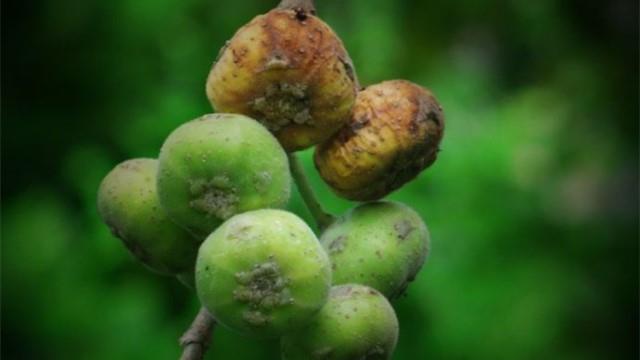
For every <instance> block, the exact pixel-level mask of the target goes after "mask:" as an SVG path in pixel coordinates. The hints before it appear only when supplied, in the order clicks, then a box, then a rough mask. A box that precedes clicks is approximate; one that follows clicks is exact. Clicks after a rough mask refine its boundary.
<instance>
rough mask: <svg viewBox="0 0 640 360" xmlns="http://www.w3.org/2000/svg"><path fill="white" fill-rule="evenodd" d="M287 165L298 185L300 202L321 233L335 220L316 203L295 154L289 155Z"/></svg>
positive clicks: (316, 200)
mask: <svg viewBox="0 0 640 360" xmlns="http://www.w3.org/2000/svg"><path fill="white" fill-rule="evenodd" d="M289 165H290V166H291V175H292V176H293V179H294V180H295V181H296V184H297V185H298V191H299V192H300V195H301V196H302V200H304V202H305V204H306V205H307V208H308V209H309V212H311V215H312V216H313V218H314V219H315V221H316V224H317V225H318V228H319V229H320V230H321V231H322V230H324V229H326V228H327V226H329V225H331V223H332V222H333V220H334V219H335V218H334V216H333V215H331V214H329V213H327V212H326V211H324V209H322V206H321V205H320V202H318V199H317V198H316V195H315V194H314V193H313V189H312V188H311V184H309V180H308V179H307V176H306V175H305V173H304V169H303V168H302V163H301V162H300V159H298V157H297V156H296V154H294V153H289Z"/></svg>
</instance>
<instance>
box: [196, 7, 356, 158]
mask: <svg viewBox="0 0 640 360" xmlns="http://www.w3.org/2000/svg"><path fill="white" fill-rule="evenodd" d="M206 90H207V97H208V98H209V100H210V101H211V103H212V105H213V106H214V107H215V108H216V110H217V111H219V112H228V113H239V114H245V115H248V116H250V117H252V118H254V119H257V120H258V121H260V122H261V123H262V124H263V125H265V126H266V127H267V128H268V129H269V130H270V131H271V132H273V133H274V135H275V136H276V137H277V138H278V140H279V141H280V143H281V144H282V146H283V147H284V148H285V150H287V151H296V150H301V149H305V148H307V147H310V146H313V145H315V144H317V143H320V142H322V141H324V140H326V139H327V138H329V137H330V136H331V135H333V134H334V133H335V132H336V131H337V130H338V129H340V128H341V127H342V126H343V125H344V124H345V123H346V122H347V121H348V119H349V116H350V114H351V108H352V106H353V103H354V101H355V97H356V91H357V88H356V80H355V74H354V69H353V65H352V62H351V59H350V58H349V55H348V54H347V52H346V50H345V48H344V45H343V44H342V41H341V40H340V39H339V38H338V36H337V35H336V34H335V33H334V32H333V30H332V29H331V28H330V27H329V26H328V25H327V24H326V23H325V22H323V21H322V20H320V19H319V18H318V17H316V16H315V15H313V12H312V11H305V10H304V9H303V8H297V9H295V10H293V9H275V10H272V11H270V12H268V13H267V14H264V15H260V16H257V17H256V18H254V19H253V20H252V21H251V22H249V23H248V24H247V25H245V26H243V27H242V28H240V29H239V30H238V32H237V33H236V34H235V35H234V36H233V38H232V39H231V40H230V41H228V42H227V44H226V45H225V47H224V48H223V49H222V50H221V51H220V55H219V58H218V60H217V61H216V62H215V63H214V65H213V67H212V69H211V72H210V73H209V78H208V79H207V86H206Z"/></svg>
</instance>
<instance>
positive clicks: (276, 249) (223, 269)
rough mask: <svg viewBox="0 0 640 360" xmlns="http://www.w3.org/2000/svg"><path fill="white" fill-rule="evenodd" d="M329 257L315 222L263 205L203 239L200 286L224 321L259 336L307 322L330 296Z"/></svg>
mask: <svg viewBox="0 0 640 360" xmlns="http://www.w3.org/2000/svg"><path fill="white" fill-rule="evenodd" d="M330 287H331V269H330V265H329V258H328V256H327V254H326V253H325V251H324V250H323V248H322V246H320V243H319V242H318V240H317V238H316V236H315V235H314V234H313V232H312V231H311V229H310V228H309V226H307V224H305V223H304V222H303V221H302V220H301V219H300V218H298V217H297V216H296V215H294V214H292V213H289V212H287V211H283V210H274V209H262V210H255V211H249V212H246V213H243V214H240V215H236V216H234V217H232V218H231V219H229V220H227V221H226V222H224V223H223V224H222V225H221V226H220V227H219V228H218V229H217V230H216V231H214V232H213V233H212V234H211V235H210V236H209V237H208V238H207V239H206V240H205V241H204V243H203V244H202V246H201V247H200V251H199V252H198V259H197V262H196V289H197V292H198V297H199V298H200V301H201V303H202V305H203V306H204V307H205V308H206V309H207V310H208V311H209V312H210V313H211V314H212V315H213V316H214V317H215V318H216V319H217V320H218V321H219V322H220V323H222V324H223V325H225V326H227V327H229V328H231V329H232V330H235V331H237V332H239V333H241V334H245V335H248V336H254V337H278V336H281V335H282V334H284V333H286V332H288V331H292V330H295V329H298V328H300V327H302V326H304V325H305V324H306V323H307V322H308V321H309V320H310V319H311V318H312V317H313V316H314V315H315V314H316V313H317V312H318V310H320V308H321V307H322V306H323V305H324V304H325V302H326V301H327V297H328V294H329V289H330Z"/></svg>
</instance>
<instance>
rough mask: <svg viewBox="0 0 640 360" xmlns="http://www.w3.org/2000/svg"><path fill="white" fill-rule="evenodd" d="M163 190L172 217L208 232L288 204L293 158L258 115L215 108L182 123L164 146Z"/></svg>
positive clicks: (198, 231)
mask: <svg viewBox="0 0 640 360" xmlns="http://www.w3.org/2000/svg"><path fill="white" fill-rule="evenodd" d="M159 160H160V166H159V169H158V194H159V196H160V203H161V204H162V207H163V208H164V209H165V210H166V211H167V213H168V214H169V216H170V217H171V219H173V220H174V221H175V222H176V223H178V224H179V225H181V226H183V227H185V228H187V229H188V230H190V231H191V232H193V233H194V234H197V235H198V236H202V238H204V237H206V236H207V235H209V234H210V233H211V231H213V230H214V229H215V228H216V227H217V226H218V225H220V224H221V223H222V221H224V220H226V219H228V218H230V217H231V216H233V215H235V214H237V213H241V212H244V211H249V210H254V209H260V208H266V207H272V208H278V207H283V206H285V205H286V203H287V201H288V200H289V194H290V188H291V175H290V174H289V161H288V159H287V155H286V153H285V152H284V150H283V149H282V147H281V146H280V144H278V141H277V140H276V139H275V138H274V137H273V135H271V133H269V131H267V129H265V128H264V127H263V126H262V125H260V124H259V123H258V122H256V121H255V120H253V119H250V118H248V117H246V116H243V115H235V114H212V115H205V116H203V117H201V118H199V119H196V120H193V121H190V122H188V123H186V124H183V125H182V126H180V127H178V128H177V129H176V130H175V131H174V132H173V133H171V135H169V137H168V138H167V140H166V141H165V143H164V144H163V145H162V149H161V150H160V158H159Z"/></svg>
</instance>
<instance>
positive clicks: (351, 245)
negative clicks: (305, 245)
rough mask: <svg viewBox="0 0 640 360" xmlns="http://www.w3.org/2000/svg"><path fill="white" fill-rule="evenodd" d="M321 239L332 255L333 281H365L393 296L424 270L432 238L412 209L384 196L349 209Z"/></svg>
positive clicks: (338, 282) (386, 294)
mask: <svg viewBox="0 0 640 360" xmlns="http://www.w3.org/2000/svg"><path fill="white" fill-rule="evenodd" d="M320 242H321V243H322V245H323V246H324V248H325V249H326V250H327V252H328V253H329V256H330V257H331V261H332V269H333V283H334V284H347V283H359V284H364V285H367V286H371V287H372V288H374V289H376V290H378V291H380V292H381V293H383V294H384V295H385V296H387V297H388V298H390V299H393V298H395V297H397V296H399V295H401V294H402V293H403V291H404V290H405V288H406V287H407V285H408V283H409V282H410V281H412V280H413V279H414V278H415V276H416V274H417V273H418V271H420V268H421V267H422V265H423V264H424V262H425V259H426V257H427V254H428V252H429V243H430V238H429V232H428V230H427V226H426V225H425V224H424V222H423V221H422V219H421V218H420V216H419V215H418V214H417V213H416V212H415V211H413V210H412V209H411V208H409V207H408V206H406V205H403V204H400V203H397V202H388V201H380V202H372V203H366V204H362V205H360V206H358V207H356V208H354V209H352V210H350V211H349V212H348V213H347V214H345V215H344V216H342V217H341V218H339V219H338V220H337V221H336V222H335V223H333V224H332V225H331V226H329V227H328V228H327V230H326V231H325V232H324V233H323V234H322V236H321V238H320Z"/></svg>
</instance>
